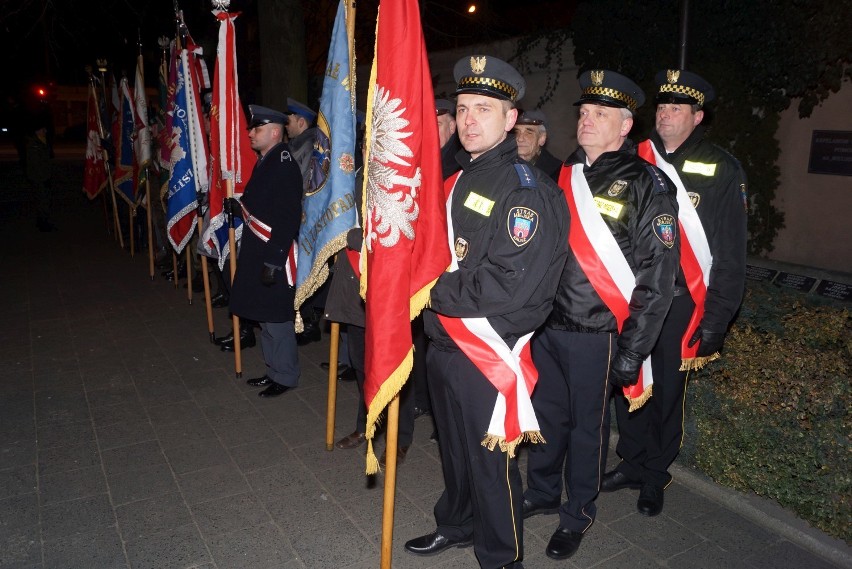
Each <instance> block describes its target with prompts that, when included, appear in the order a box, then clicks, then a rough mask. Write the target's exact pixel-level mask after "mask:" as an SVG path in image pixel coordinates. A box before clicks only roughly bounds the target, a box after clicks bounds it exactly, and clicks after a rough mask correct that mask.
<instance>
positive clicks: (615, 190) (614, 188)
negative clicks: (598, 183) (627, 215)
mask: <svg viewBox="0 0 852 569" xmlns="http://www.w3.org/2000/svg"><path fill="white" fill-rule="evenodd" d="M626 188H627V180H616V181H614V182H613V183H612V185H611V186H610V187H609V189H608V190H607V191H606V195H608V196H609V197H611V198H615V197H618V196H619V195H621V193H622V192H623V191H624V190H625V189H626Z"/></svg>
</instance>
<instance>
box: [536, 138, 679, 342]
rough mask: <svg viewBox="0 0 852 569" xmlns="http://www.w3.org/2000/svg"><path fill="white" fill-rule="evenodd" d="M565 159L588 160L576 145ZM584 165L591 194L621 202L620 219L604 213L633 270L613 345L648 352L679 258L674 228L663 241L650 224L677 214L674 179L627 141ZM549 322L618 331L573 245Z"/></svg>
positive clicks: (562, 326)
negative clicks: (625, 308)
mask: <svg viewBox="0 0 852 569" xmlns="http://www.w3.org/2000/svg"><path fill="white" fill-rule="evenodd" d="M565 163H566V165H570V164H585V163H586V154H585V152H583V150H582V149H578V150H577V151H576V152H575V153H574V154H572V155H571V156H570V157H569V158H568V160H566V162H565ZM583 171H584V173H585V175H586V180H587V181H588V182H589V187H590V189H591V190H592V194H593V195H595V196H599V197H601V198H603V199H605V200H608V201H609V202H615V203H617V204H621V205H622V206H623V209H622V210H621V212H620V215H619V216H618V217H617V218H613V217H612V216H610V215H603V214H602V217H603V219H604V221H605V222H606V224H607V226H608V227H609V229H610V231H611V232H612V234H613V236H615V239H616V241H617V242H618V244H619V247H620V248H621V251H622V252H623V253H624V257H625V259H626V260H627V263H628V264H629V265H630V268H631V269H632V270H633V273H634V274H635V275H636V287H635V288H634V289H633V294H632V296H631V298H630V306H629V308H630V316H629V317H628V318H627V320H626V321H625V323H624V328H623V329H622V331H621V334H620V336H619V338H618V346H619V347H621V348H626V349H629V350H632V351H634V352H636V353H638V354H641V355H643V356H647V355H648V354H649V353H651V349H652V348H653V347H654V344H655V343H656V341H657V337H658V336H659V333H660V329H661V328H662V325H663V320H664V319H665V317H666V314H667V313H668V311H669V306H670V305H671V301H672V296H673V288H674V282H675V276H676V275H677V272H678V267H679V262H680V255H679V253H680V240H679V236H678V235H677V231H676V230H675V235H674V241H673V243H669V244H666V243H665V242H664V241H663V239H661V238H660V237H658V235H657V233H655V230H654V220H655V218H657V217H658V216H661V215H663V216H672V217H673V218H674V219H677V201H676V197H675V186H674V184H673V183H672V182H671V180H669V179H668V178H667V177H666V176H665V174H663V173H662V172H660V171H659V170H658V169H656V168H655V167H654V166H651V165H650V164H648V163H647V162H645V161H644V160H642V159H641V158H639V157H638V155H637V154H636V147H635V146H634V145H633V143H632V142H631V141H630V140H626V141H625V143H624V144H623V145H622V147H621V148H620V149H619V150H618V151H615V152H605V153H604V154H602V155H601V156H599V157H598V159H597V160H595V162H594V163H593V164H592V165H591V166H584V168H583ZM548 326H549V327H551V328H556V329H562V330H572V331H578V332H593V333H615V332H617V330H618V327H617V324H616V320H615V316H613V314H612V312H610V310H609V308H607V306H606V304H604V302H603V300H602V299H601V297H600V296H599V295H598V293H597V292H595V289H594V288H593V287H592V283H591V282H590V281H589V279H588V277H586V274H585V273H584V272H583V270H582V269H581V268H580V265H579V262H578V261H577V258H576V257H575V256H574V254H573V252H569V255H568V262H567V263H566V265H565V270H564V271H563V272H562V278H561V280H560V283H559V292H558V293H557V295H556V302H555V304H554V309H553V312H552V313H551V315H550V318H549V319H548Z"/></svg>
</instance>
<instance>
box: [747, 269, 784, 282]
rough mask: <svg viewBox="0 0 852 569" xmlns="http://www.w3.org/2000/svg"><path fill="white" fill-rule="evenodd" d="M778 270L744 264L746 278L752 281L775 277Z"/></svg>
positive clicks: (769, 279) (768, 279)
mask: <svg viewBox="0 0 852 569" xmlns="http://www.w3.org/2000/svg"><path fill="white" fill-rule="evenodd" d="M777 274H778V271H776V270H775V269H767V268H766V267H757V266H755V265H746V278H747V279H750V280H753V281H767V282H769V281H771V280H772V279H774V278H775V275H777Z"/></svg>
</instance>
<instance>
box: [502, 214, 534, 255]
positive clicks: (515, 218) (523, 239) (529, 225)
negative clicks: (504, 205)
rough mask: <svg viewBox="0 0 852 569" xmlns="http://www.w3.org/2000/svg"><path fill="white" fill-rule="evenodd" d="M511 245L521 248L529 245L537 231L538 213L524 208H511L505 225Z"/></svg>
mask: <svg viewBox="0 0 852 569" xmlns="http://www.w3.org/2000/svg"><path fill="white" fill-rule="evenodd" d="M507 228H508V230H509V237H511V239H512V243H514V244H515V245H517V246H518V247H523V246H524V245H526V244H527V243H529V242H530V241H531V240H532V238H533V236H534V235H535V231H536V229H538V213H536V212H534V211H533V210H531V209H529V208H526V207H513V208H512V209H511V210H510V211H509V219H508V223H507Z"/></svg>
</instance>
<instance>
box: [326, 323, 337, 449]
mask: <svg viewBox="0 0 852 569" xmlns="http://www.w3.org/2000/svg"><path fill="white" fill-rule="evenodd" d="M339 352H340V324H339V323H338V322H332V323H331V347H330V348H329V349H328V403H327V406H326V417H325V450H334V420H335V414H336V413H337V357H338V354H339Z"/></svg>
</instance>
